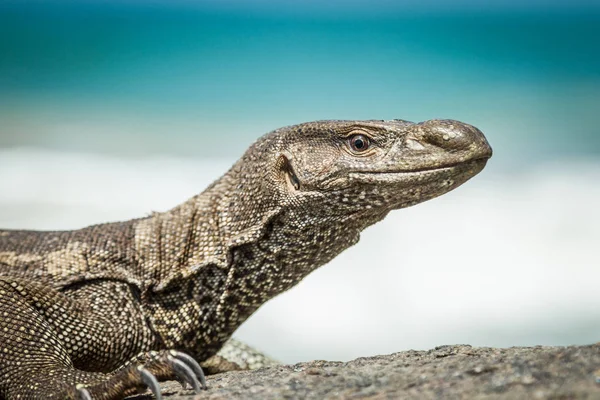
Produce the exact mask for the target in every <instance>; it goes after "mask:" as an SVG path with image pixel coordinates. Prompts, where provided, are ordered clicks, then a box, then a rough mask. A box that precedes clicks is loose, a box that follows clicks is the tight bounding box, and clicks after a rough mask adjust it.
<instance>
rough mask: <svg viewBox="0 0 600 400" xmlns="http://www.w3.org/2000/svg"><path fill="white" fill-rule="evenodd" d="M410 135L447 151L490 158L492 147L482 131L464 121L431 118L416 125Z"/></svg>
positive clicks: (472, 157)
mask: <svg viewBox="0 0 600 400" xmlns="http://www.w3.org/2000/svg"><path fill="white" fill-rule="evenodd" d="M416 128H417V129H416V130H415V131H414V133H413V134H412V135H410V136H411V138H412V139H414V140H417V141H418V142H420V143H421V144H423V145H425V144H429V145H433V146H435V147H438V148H440V149H442V150H444V151H447V152H449V153H464V152H467V153H470V154H469V156H470V157H469V158H471V159H479V158H490V157H491V156H492V148H491V147H490V145H489V143H488V142H487V140H486V138H485V136H484V135H483V133H482V132H481V131H480V130H479V129H477V128H476V127H474V126H473V125H469V124H465V123H464V122H460V121H455V120H448V119H433V120H429V121H425V122H422V123H420V124H417V125H416Z"/></svg>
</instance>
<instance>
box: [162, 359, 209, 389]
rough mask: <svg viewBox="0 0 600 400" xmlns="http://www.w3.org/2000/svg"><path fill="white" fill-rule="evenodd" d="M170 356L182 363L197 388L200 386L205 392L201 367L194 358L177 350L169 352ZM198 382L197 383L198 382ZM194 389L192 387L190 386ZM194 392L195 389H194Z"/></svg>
mask: <svg viewBox="0 0 600 400" xmlns="http://www.w3.org/2000/svg"><path fill="white" fill-rule="evenodd" d="M170 355H171V356H172V357H173V358H174V359H175V360H178V361H180V362H181V363H183V365H185V366H186V367H187V368H188V369H189V370H191V371H192V376H193V378H194V380H195V381H196V385H197V386H201V387H202V389H203V390H207V389H208V386H207V385H206V376H205V374H204V371H203V370H202V367H201V366H200V364H198V362H197V361H196V360H194V358H193V357H192V356H190V355H188V354H186V353H183V352H181V351H177V350H171V351H170ZM198 381H199V382H198ZM192 387H194V385H192ZM194 390H196V388H195V387H194Z"/></svg>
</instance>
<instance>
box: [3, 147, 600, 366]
mask: <svg viewBox="0 0 600 400" xmlns="http://www.w3.org/2000/svg"><path fill="white" fill-rule="evenodd" d="M232 161H233V160H212V161H194V160H182V159H173V158H153V159H137V160H123V159H117V158H110V157H104V156H98V155H78V154H61V153H53V152H47V151H38V150H30V149H18V150H11V151H6V150H5V151H2V152H0V226H2V227H3V228H32V229H52V228H54V229H58V228H60V229H69V228H76V227H80V226H84V225H87V224H92V223H99V222H104V221H108V220H118V219H128V218H133V217H137V216H141V215H145V214H147V213H148V212H149V211H151V210H165V209H168V208H170V207H172V206H174V205H176V204H177V203H179V202H181V201H183V200H185V199H186V198H188V197H190V196H192V195H194V194H196V193H197V192H199V191H200V190H201V189H202V188H204V187H205V186H206V185H207V184H209V183H210V182H211V181H212V180H213V179H215V178H217V177H218V176H219V175H220V174H221V173H222V172H224V171H225V170H226V169H227V168H228V166H229V165H230V164H231V162H232ZM599 206H600V164H599V163H587V164H578V163H574V162H573V163H568V162H564V163H556V164H552V165H541V166H537V167H532V168H531V169H530V170H526V171H520V172H515V173H501V172H497V171H495V170H494V167H493V163H492V164H491V165H490V166H488V168H487V169H486V170H485V171H484V172H483V173H482V174H481V175H480V176H478V177H476V178H474V179H473V180H472V181H471V182H468V183H467V184H465V185H464V186H463V187H461V188H459V189H458V190H456V191H454V192H452V193H450V194H448V195H445V196H442V197H441V198H439V199H435V200H433V201H431V202H427V203H424V204H421V205H418V206H416V207H413V208H409V209H406V210H400V211H395V212H393V213H391V214H390V216H389V217H388V218H386V220H385V221H383V222H381V223H379V224H377V225H375V226H373V227H371V228H369V229H368V230H367V231H365V232H364V233H363V235H362V239H361V242H360V243H359V244H358V245H357V246H355V247H353V248H351V249H349V250H348V251H347V252H345V253H343V254H342V255H340V256H339V257H338V258H336V259H335V260H334V261H333V262H332V263H330V264H329V265H327V266H325V267H323V268H321V269H319V270H317V271H316V272H315V273H313V274H312V275H310V276H309V277H308V278H307V279H306V280H305V281H304V282H302V283H301V284H300V285H298V286H297V287H295V288H294V289H292V290H291V291H289V292H288V293H285V294H284V295H282V296H280V297H279V298H277V299H276V300H275V301H271V302H269V303H267V304H266V305H265V306H264V307H263V308H261V309H260V310H259V312H257V313H256V314H255V315H254V316H253V317H251V318H250V320H249V321H248V322H247V323H246V324H245V325H244V326H242V328H241V329H240V330H239V331H238V334H237V336H238V337H240V338H241V339H244V340H247V341H248V342H250V343H251V344H253V345H256V346H257V347H259V348H261V349H263V350H265V351H267V352H268V353H270V354H271V355H273V356H274V357H276V358H279V359H281V360H283V361H286V362H294V361H299V360H308V359H315V358H320V359H340V360H347V359H351V358H353V357H357V356H364V355H372V354H377V353H389V352H394V351H400V350H405V349H409V348H419V349H424V348H431V347H434V346H436V345H441V344H450V343H470V344H474V345H489V346H511V345H534V344H546V345H565V344H574V343H591V342H594V341H597V340H599V336H598V332H600V318H598V310H599V309H600V296H598V282H600V268H599V267H600V260H599V258H600V257H599V250H598V245H599V243H600V211H599Z"/></svg>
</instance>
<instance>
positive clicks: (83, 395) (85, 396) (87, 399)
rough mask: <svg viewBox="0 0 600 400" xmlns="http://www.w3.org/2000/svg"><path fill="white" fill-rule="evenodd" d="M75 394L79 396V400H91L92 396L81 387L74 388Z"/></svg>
mask: <svg viewBox="0 0 600 400" xmlns="http://www.w3.org/2000/svg"><path fill="white" fill-rule="evenodd" d="M76 390H77V393H78V394H79V400H92V396H91V395H90V392H88V391H87V389H86V388H84V387H83V386H79V385H77V387H76Z"/></svg>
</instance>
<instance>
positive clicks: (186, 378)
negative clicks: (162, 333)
mask: <svg viewBox="0 0 600 400" xmlns="http://www.w3.org/2000/svg"><path fill="white" fill-rule="evenodd" d="M169 362H170V363H171V366H172V367H173V371H174V372H175V373H176V374H177V375H178V376H179V377H180V378H181V380H182V381H183V382H187V383H189V384H190V385H191V386H192V389H194V392H195V393H200V392H201V389H200V382H199V381H198V378H196V376H195V375H194V371H192V369H191V368H190V367H188V366H187V365H186V364H185V363H184V362H183V361H181V360H178V359H177V358H174V357H169ZM182 386H183V385H182ZM183 387H184V389H185V386H183Z"/></svg>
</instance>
